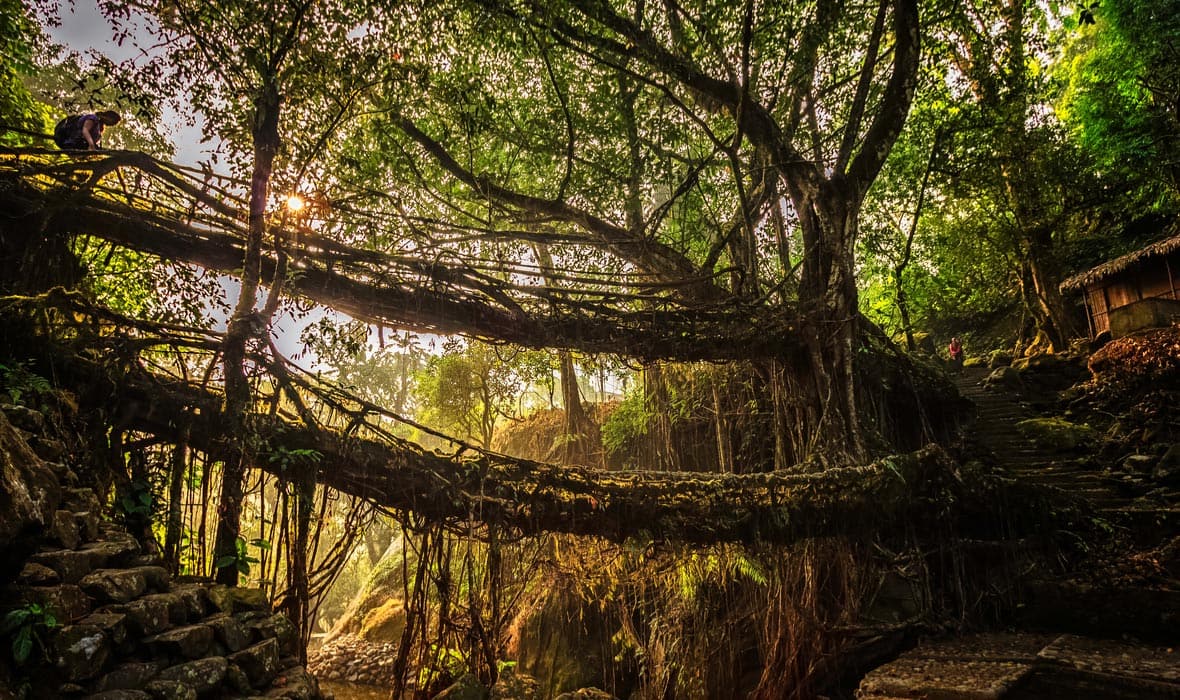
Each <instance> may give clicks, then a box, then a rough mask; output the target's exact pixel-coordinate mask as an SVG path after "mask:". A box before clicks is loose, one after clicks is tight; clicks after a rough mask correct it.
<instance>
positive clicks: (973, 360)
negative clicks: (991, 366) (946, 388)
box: [963, 357, 987, 369]
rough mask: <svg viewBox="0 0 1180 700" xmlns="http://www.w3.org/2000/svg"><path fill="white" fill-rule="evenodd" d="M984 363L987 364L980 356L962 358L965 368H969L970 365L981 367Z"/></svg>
mask: <svg viewBox="0 0 1180 700" xmlns="http://www.w3.org/2000/svg"><path fill="white" fill-rule="evenodd" d="M985 364H987V360H985V359H983V358H982V357H968V358H967V359H965V360H963V367H964V368H965V369H971V368H972V367H983V366H984V365H985Z"/></svg>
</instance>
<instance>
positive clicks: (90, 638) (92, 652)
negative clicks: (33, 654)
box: [53, 625, 112, 681]
mask: <svg viewBox="0 0 1180 700" xmlns="http://www.w3.org/2000/svg"><path fill="white" fill-rule="evenodd" d="M111 651H112V644H111V640H110V638H109V637H107V635H106V633H105V632H103V630H102V628H100V627H97V626H95V625H67V626H65V627H62V628H61V629H60V630H58V631H57V634H55V635H54V638H53V664H54V666H56V667H57V668H58V670H60V671H61V672H62V675H63V676H64V677H65V680H68V681H81V680H86V679H88V678H94V677H96V676H98V675H100V674H102V671H103V668H104V667H105V666H106V663H107V661H109V660H110V658H111Z"/></svg>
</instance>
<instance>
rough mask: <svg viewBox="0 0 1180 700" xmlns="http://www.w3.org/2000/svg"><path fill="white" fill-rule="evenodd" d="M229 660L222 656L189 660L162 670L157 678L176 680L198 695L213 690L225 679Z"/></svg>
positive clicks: (160, 679)
mask: <svg viewBox="0 0 1180 700" xmlns="http://www.w3.org/2000/svg"><path fill="white" fill-rule="evenodd" d="M228 669H229V662H228V661H226V660H225V658H224V657H221V656H211V657H209V658H207V659H197V660H196V661H189V662H188V663H183V664H180V665H178V666H173V667H172V668H166V669H164V670H163V671H161V672H160V675H159V677H158V679H157V680H159V681H174V682H177V683H181V684H182V685H184V686H185V687H187V688H191V689H192V690H194V691H196V694H197V695H201V694H204V693H209V692H212V691H213V690H215V689H216V688H217V686H219V685H221V682H222V681H223V680H225V674H226V671H227V670H228Z"/></svg>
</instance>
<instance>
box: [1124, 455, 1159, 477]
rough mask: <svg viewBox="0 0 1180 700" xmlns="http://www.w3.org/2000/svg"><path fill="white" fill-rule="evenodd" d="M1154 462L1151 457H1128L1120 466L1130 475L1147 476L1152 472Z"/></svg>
mask: <svg viewBox="0 0 1180 700" xmlns="http://www.w3.org/2000/svg"><path fill="white" fill-rule="evenodd" d="M1154 462H1155V459H1154V458H1153V457H1152V456H1151V455H1127V457H1126V459H1124V460H1123V462H1122V464H1121V465H1120V466H1121V467H1122V470H1123V471H1124V472H1128V473H1130V474H1146V473H1148V472H1149V471H1151V467H1152V464H1153V463H1154Z"/></svg>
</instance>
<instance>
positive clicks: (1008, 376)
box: [983, 367, 1021, 389]
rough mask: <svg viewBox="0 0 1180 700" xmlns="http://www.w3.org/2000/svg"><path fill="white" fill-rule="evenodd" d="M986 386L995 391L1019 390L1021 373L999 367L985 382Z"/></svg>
mask: <svg viewBox="0 0 1180 700" xmlns="http://www.w3.org/2000/svg"><path fill="white" fill-rule="evenodd" d="M983 384H984V386H986V387H988V388H995V389H1019V388H1020V386H1021V382H1020V373H1019V372H1017V371H1016V370H1014V369H1012V368H1011V367H997V368H996V369H995V371H994V372H992V373H991V374H989V375H987V379H985V380H983Z"/></svg>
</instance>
